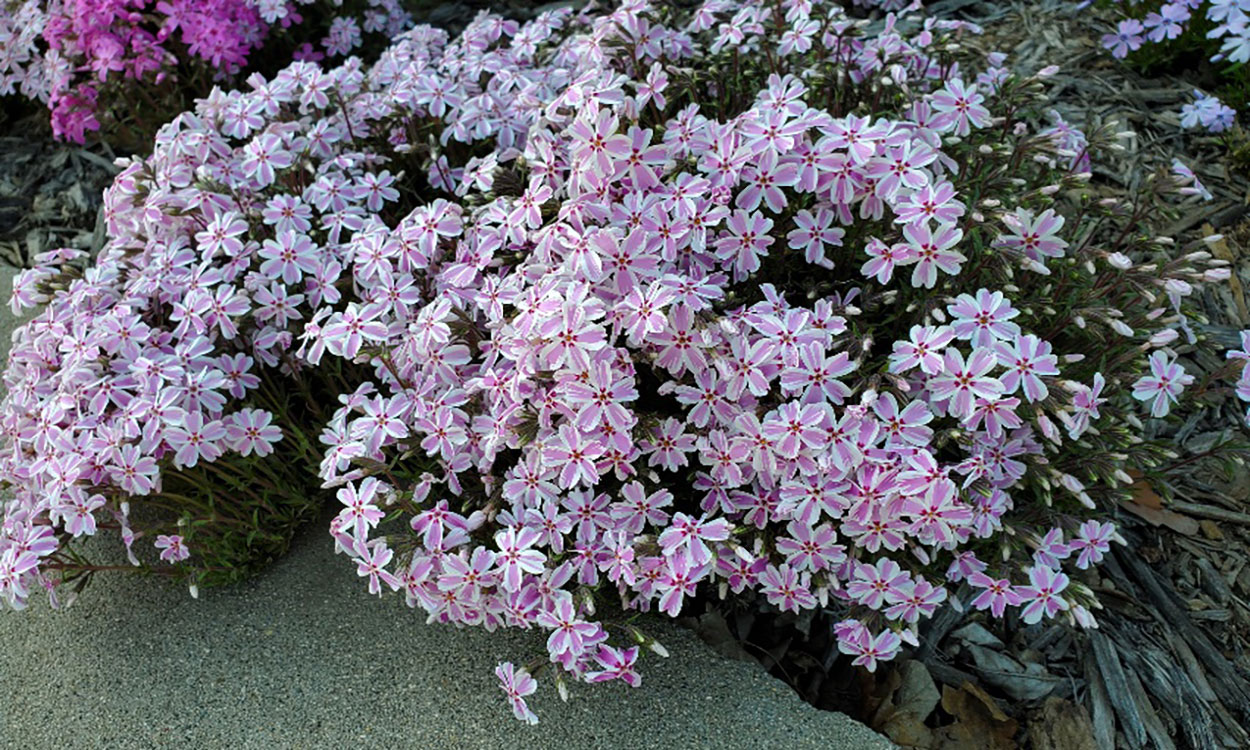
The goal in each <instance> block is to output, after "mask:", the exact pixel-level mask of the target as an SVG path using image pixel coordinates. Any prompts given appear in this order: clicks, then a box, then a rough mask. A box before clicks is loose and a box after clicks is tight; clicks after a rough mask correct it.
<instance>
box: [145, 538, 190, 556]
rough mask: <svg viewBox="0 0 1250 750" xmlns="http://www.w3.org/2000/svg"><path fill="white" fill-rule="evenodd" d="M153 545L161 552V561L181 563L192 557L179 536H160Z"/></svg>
mask: <svg viewBox="0 0 1250 750" xmlns="http://www.w3.org/2000/svg"><path fill="white" fill-rule="evenodd" d="M153 545H154V546H155V547H156V548H157V549H159V550H161V559H162V560H164V561H165V562H169V563H176V562H181V561H183V560H185V559H187V558H188V557H190V556H191V551H190V550H188V549H187V545H186V544H185V543H184V542H183V541H182V537H181V536H179V535H178V534H158V535H157V537H156V541H155V542H154V543H153Z"/></svg>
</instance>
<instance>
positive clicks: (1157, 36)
mask: <svg viewBox="0 0 1250 750" xmlns="http://www.w3.org/2000/svg"><path fill="white" fill-rule="evenodd" d="M1116 2H1117V3H1119V2H1120V0H1116ZM1086 5H1089V3H1088V2H1082V3H1081V4H1080V6H1078V7H1083V6H1086ZM1128 7H1129V8H1131V10H1129V11H1128V12H1130V13H1131V14H1132V15H1131V16H1130V17H1128V18H1124V19H1122V20H1120V21H1119V22H1118V23H1117V24H1116V28H1115V30H1114V31H1113V32H1111V33H1108V34H1105V35H1103V37H1102V46H1103V48H1104V49H1107V50H1110V52H1111V54H1112V55H1113V56H1114V57H1117V58H1125V57H1127V56H1128V55H1129V53H1131V52H1136V51H1137V50H1139V49H1141V48H1142V46H1143V45H1145V44H1158V43H1162V42H1166V41H1170V40H1174V39H1177V38H1178V37H1180V36H1181V35H1182V34H1184V33H1185V32H1186V30H1187V29H1188V28H1189V24H1190V23H1191V22H1192V21H1193V19H1194V18H1195V17H1200V18H1203V19H1204V20H1205V21H1207V22H1208V23H1210V24H1211V25H1212V28H1211V30H1210V31H1208V32H1207V38H1208V39H1215V40H1220V48H1219V51H1218V52H1217V53H1216V54H1215V55H1214V56H1212V58H1211V60H1212V62H1223V61H1227V62H1229V63H1234V64H1241V63H1245V62H1247V61H1250V4H1247V3H1246V2H1244V1H1243V0H1168V1H1167V2H1163V3H1157V2H1155V3H1141V4H1140V5H1139V4H1138V3H1137V2H1136V0H1134V2H1133V3H1131V4H1129V6H1128ZM1194 94H1195V96H1196V100H1195V101H1194V103H1192V104H1186V105H1185V106H1184V108H1183V109H1182V112H1181V117H1182V124H1183V125H1184V127H1186V128H1193V127H1198V126H1199V125H1201V126H1202V127H1204V128H1206V129H1207V130H1210V131H1211V132H1214V133H1219V132H1223V131H1224V130H1226V129H1228V128H1230V127H1232V124H1233V120H1234V118H1235V116H1236V112H1235V111H1234V110H1233V109H1232V108H1231V107H1227V106H1225V105H1224V104H1223V103H1222V102H1220V100H1219V99H1217V98H1215V97H1213V96H1211V97H1208V96H1205V95H1203V94H1201V93H1200V92H1197V91H1195V92H1194Z"/></svg>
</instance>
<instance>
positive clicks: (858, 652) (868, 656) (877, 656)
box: [838, 623, 903, 672]
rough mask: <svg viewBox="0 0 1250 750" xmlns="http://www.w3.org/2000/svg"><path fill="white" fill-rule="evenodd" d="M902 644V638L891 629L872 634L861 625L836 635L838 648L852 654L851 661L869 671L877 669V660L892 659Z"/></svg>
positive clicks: (849, 654)
mask: <svg viewBox="0 0 1250 750" xmlns="http://www.w3.org/2000/svg"><path fill="white" fill-rule="evenodd" d="M857 624H858V623H857ZM902 645H903V641H902V639H901V638H899V636H898V634H897V633H895V632H894V631H893V630H882V631H881V632H880V633H878V634H877V635H875V636H874V635H872V634H871V633H869V632H868V629H867V628H865V627H863V626H862V625H861V626H860V627H859V628H856V629H852V630H850V631H849V632H848V631H846V630H843V631H842V632H841V633H839V635H838V650H839V651H841V652H842V653H844V654H847V655H848V656H854V657H855V659H854V660H852V662H851V663H852V664H853V665H855V666H857V667H863V668H865V669H867V670H868V671H869V672H875V671H877V663H878V662H882V661H889V660H891V659H893V658H894V657H895V655H896V654H898V651H899V649H900V648H901V647H902Z"/></svg>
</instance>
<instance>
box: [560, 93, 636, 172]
mask: <svg viewBox="0 0 1250 750" xmlns="http://www.w3.org/2000/svg"><path fill="white" fill-rule="evenodd" d="M616 130H617V118H616V115H614V114H613V113H612V109H611V108H608V107H604V108H602V109H600V108H598V107H595V108H591V109H588V110H586V111H584V112H583V117H579V118H578V119H576V120H574V121H573V124H572V125H571V126H569V135H571V136H572V138H573V144H574V145H573V148H572V156H573V158H574V159H576V160H578V161H582V160H589V161H588V163H589V165H590V166H591V168H592V169H594V171H595V173H596V174H598V175H601V176H606V175H611V174H612V173H613V172H614V171H615V166H614V165H613V161H614V160H616V159H620V158H623V157H624V156H626V155H627V154H629V151H630V139H629V137H628V136H625V135H622V134H620V133H617V132H616Z"/></svg>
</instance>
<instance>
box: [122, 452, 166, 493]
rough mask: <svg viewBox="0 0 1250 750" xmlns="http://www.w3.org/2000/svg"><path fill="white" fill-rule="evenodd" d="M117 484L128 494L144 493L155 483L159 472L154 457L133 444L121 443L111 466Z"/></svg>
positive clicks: (149, 490)
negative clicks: (113, 464) (112, 466)
mask: <svg viewBox="0 0 1250 750" xmlns="http://www.w3.org/2000/svg"><path fill="white" fill-rule="evenodd" d="M113 472H114V478H115V481H116V482H117V484H118V486H119V487H121V488H122V489H123V490H124V491H125V492H126V493H127V494H129V495H146V494H148V493H150V492H151V491H152V489H153V488H154V487H155V485H156V478H157V476H158V475H159V474H160V469H159V468H157V465H156V459H154V458H152V457H151V456H148V455H144V454H143V453H142V452H141V451H140V450H139V448H138V446H135V445H123V446H122V447H121V448H120V449H119V450H118V455H117V459H116V462H115V466H114V468H113Z"/></svg>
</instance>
